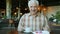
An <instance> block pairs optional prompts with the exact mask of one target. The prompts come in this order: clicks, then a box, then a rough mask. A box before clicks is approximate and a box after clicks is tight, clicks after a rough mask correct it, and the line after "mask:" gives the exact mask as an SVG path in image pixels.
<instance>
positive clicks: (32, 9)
mask: <svg viewBox="0 0 60 34" xmlns="http://www.w3.org/2000/svg"><path fill="white" fill-rule="evenodd" d="M29 10H30V13H31V14H36V13H37V11H38V6H37V5H36V4H35V3H31V4H30V6H29Z"/></svg>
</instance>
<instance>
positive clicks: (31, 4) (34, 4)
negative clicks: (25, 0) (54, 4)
mask: <svg viewBox="0 0 60 34" xmlns="http://www.w3.org/2000/svg"><path fill="white" fill-rule="evenodd" d="M29 6H38V5H37V4H36V3H30V5H29Z"/></svg>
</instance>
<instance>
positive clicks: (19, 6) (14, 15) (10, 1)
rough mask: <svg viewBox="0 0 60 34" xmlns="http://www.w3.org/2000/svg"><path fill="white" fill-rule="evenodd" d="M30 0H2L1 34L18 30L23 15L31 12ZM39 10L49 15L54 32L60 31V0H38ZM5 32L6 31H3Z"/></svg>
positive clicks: (0, 4)
mask: <svg viewBox="0 0 60 34" xmlns="http://www.w3.org/2000/svg"><path fill="white" fill-rule="evenodd" d="M28 1H29V0H0V34H1V33H2V34H9V32H11V31H17V27H18V23H19V20H20V18H21V16H22V15H23V14H25V13H28V12H29V9H28V5H27V4H28ZM38 1H39V7H38V10H39V11H40V10H43V11H44V15H45V16H47V17H48V21H49V26H50V28H51V30H52V31H51V32H53V34H57V33H60V0H38ZM3 32H4V33H3Z"/></svg>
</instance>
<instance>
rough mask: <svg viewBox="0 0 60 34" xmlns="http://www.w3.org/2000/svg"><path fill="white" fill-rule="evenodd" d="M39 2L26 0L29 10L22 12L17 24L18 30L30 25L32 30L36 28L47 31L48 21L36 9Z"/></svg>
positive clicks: (36, 29)
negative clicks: (25, 12)
mask: <svg viewBox="0 0 60 34" xmlns="http://www.w3.org/2000/svg"><path fill="white" fill-rule="evenodd" d="M38 6H39V2H38V1H37V0H30V1H28V7H29V10H30V12H29V13H27V14H24V15H23V16H22V17H21V19H20V21H19V25H18V31H20V32H21V31H23V30H25V28H27V27H30V28H31V30H32V32H34V31H38V30H46V31H49V26H48V21H47V19H46V17H45V16H44V15H41V13H40V12H39V11H38Z"/></svg>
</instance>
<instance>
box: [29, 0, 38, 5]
mask: <svg viewBox="0 0 60 34" xmlns="http://www.w3.org/2000/svg"><path fill="white" fill-rule="evenodd" d="M31 3H35V4H36V5H37V6H39V2H38V1H37V0H30V1H28V6H30V5H31Z"/></svg>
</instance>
